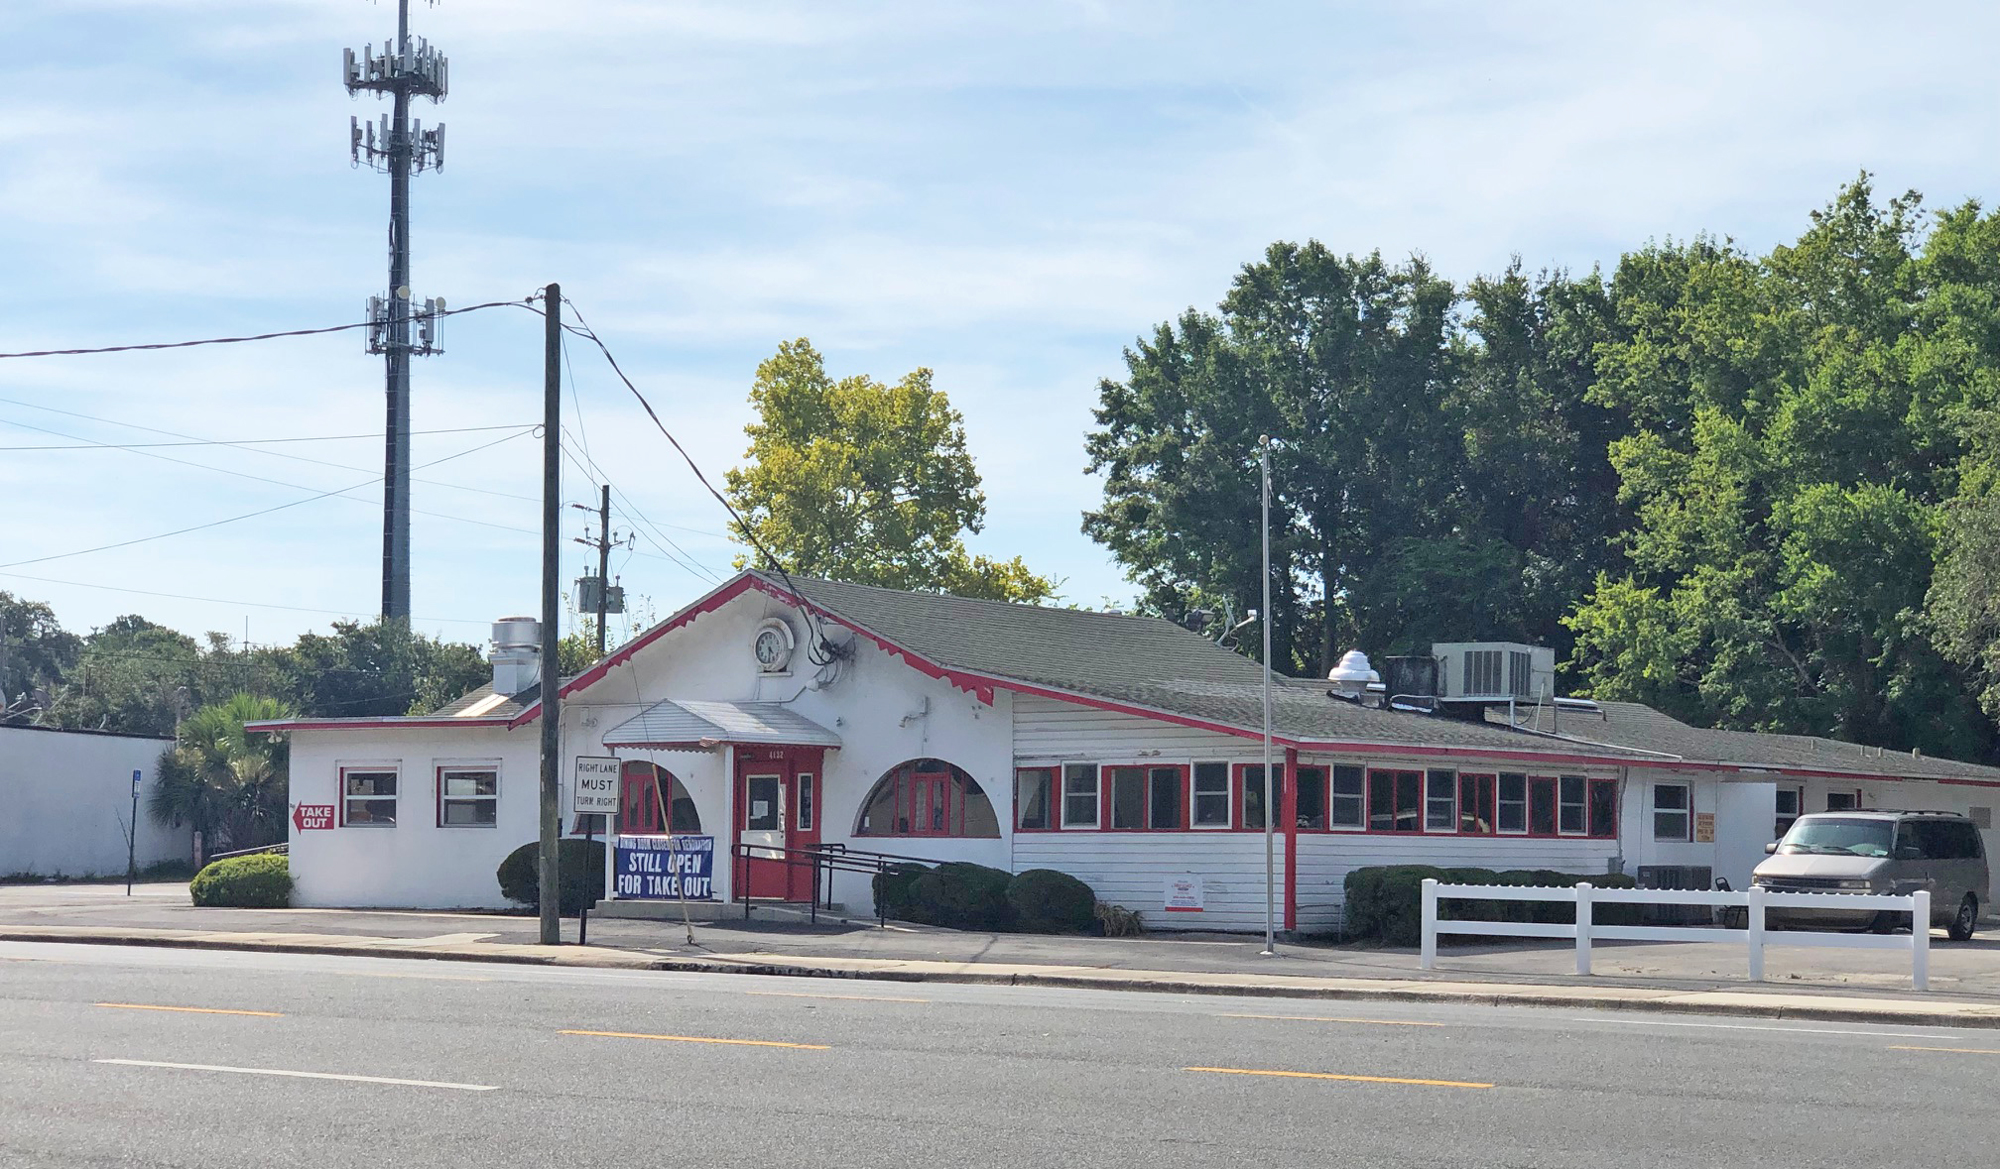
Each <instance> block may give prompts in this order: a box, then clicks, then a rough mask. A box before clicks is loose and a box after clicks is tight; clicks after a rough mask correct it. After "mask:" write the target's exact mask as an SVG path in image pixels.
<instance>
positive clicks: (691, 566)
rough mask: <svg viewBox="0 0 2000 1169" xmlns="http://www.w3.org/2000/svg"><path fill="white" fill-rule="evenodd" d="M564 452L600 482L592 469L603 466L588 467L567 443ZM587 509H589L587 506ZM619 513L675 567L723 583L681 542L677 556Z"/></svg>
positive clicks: (697, 576) (572, 463) (628, 517)
mask: <svg viewBox="0 0 2000 1169" xmlns="http://www.w3.org/2000/svg"><path fill="white" fill-rule="evenodd" d="M562 453H563V457H564V458H566V459H568V460H569V463H570V466H572V467H575V468H576V469H577V470H578V471H579V472H581V473H582V475H583V477H584V478H586V479H592V481H593V482H600V480H596V479H595V478H594V477H593V476H592V474H591V471H592V469H593V468H596V469H597V470H598V471H599V472H600V473H601V472H602V468H597V465H596V464H595V463H592V464H590V466H588V467H586V466H585V465H584V462H583V461H582V460H579V459H578V458H577V456H576V454H575V453H574V452H572V451H571V450H570V449H569V447H568V445H567V444H565V445H564V446H563V448H562ZM587 457H588V456H586V458H587ZM601 482H605V483H607V484H609V479H608V477H607V478H606V479H604V480H601ZM611 490H612V491H613V492H614V493H617V494H618V495H620V496H623V494H624V493H623V492H620V491H618V488H617V486H616V485H611ZM575 506H579V507H581V506H583V505H581V504H577V505H575ZM586 510H588V509H587V508H586ZM618 515H619V516H620V517H621V518H623V519H625V520H626V521H627V522H630V523H632V524H633V530H634V531H636V532H637V533H638V534H639V535H641V536H644V537H646V539H647V540H648V541H650V542H651V543H652V545H653V547H655V548H658V549H660V551H661V553H663V556H662V557H661V559H665V560H668V561H670V562H672V563H673V564H674V566H675V567H677V568H679V569H681V570H682V571H683V572H686V573H687V574H688V575H690V576H693V577H695V578H696V579H699V580H707V581H709V582H710V583H712V584H720V583H722V582H721V580H720V579H719V578H718V577H717V576H716V575H715V574H714V573H713V572H711V571H709V569H708V568H707V566H706V565H703V564H702V563H701V562H700V561H697V560H696V559H695V558H694V557H693V555H692V554H690V553H689V552H688V551H687V549H685V548H682V547H681V546H680V545H679V544H673V548H674V549H675V550H676V551H678V552H679V553H680V555H678V556H676V555H675V554H674V552H671V551H668V550H667V548H666V547H665V546H664V545H662V544H661V543H660V541H659V540H657V539H654V537H653V534H652V533H651V532H648V531H646V530H645V529H644V528H643V527H640V526H638V522H637V521H635V520H633V518H632V517H631V516H629V515H626V514H625V512H623V511H620V512H619V513H618ZM668 543H670V544H671V543H672V541H668Z"/></svg>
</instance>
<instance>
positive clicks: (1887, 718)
mask: <svg viewBox="0 0 2000 1169" xmlns="http://www.w3.org/2000/svg"><path fill="white" fill-rule="evenodd" d="M1994 240H1995V232H1994V230H1993V227H1992V224H1991V222H1990V219H1989V218H1988V217H1982V216H1981V215H1979V214H1978V212H1977V209H1976V208H1973V207H1964V208H1960V209H1959V210H1958V211H1956V212H1954V213H1951V214H1948V215H1945V216H1943V217H1941V218H1936V219H1931V218H1928V217H1925V216H1924V215H1922V213H1921V209H1920V201H1919V199H1918V197H1917V196H1916V195H1915V194H1914V193H1910V194H1906V195H1903V196H1900V197H1897V198H1893V199H1889V200H1886V201H1882V202H1878V201H1877V200H1876V199H1875V198H1874V197H1873V192H1872V190H1871V188H1870V184H1869V182H1868V179H1867V177H1866V176H1863V177H1862V178H1861V179H1860V180H1857V181H1856V182H1854V183H1852V184H1849V185H1848V186H1847V187H1845V188H1844V189H1843V190H1842V191H1841V192H1840V193H1839V195H1838V197H1837V198H1836V199H1835V200H1834V201H1833V202H1832V203H1831V204H1830V205H1829V206H1828V207H1827V208H1825V209H1824V210H1822V211H1820V212H1817V213H1815V214H1814V215H1813V216H1812V222H1811V224H1810V225H1809V227H1808V228H1807V230H1806V231H1805V232H1804V234H1803V235H1801V236H1800V238H1799V239H1798V241H1797V242H1796V243H1794V244H1791V245H1787V246H1781V247H1778V248H1775V249H1774V250H1773V251H1772V252H1771V253H1770V254H1769V255H1768V256H1764V257H1761V258H1759V257H1755V256H1752V255H1749V254H1747V253H1745V252H1744V251H1742V250H1741V249H1739V248H1737V247H1735V246H1733V245H1731V244H1728V243H1726V242H1722V241H1717V240H1714V239H1709V238H1705V237H1704V238H1698V239H1695V240H1692V241H1688V242H1684V243H1676V242H1671V241H1670V242H1667V243H1662V244H1656V245H1653V246H1650V247H1647V248H1644V249H1642V250H1640V251H1637V252H1634V253H1632V254H1630V255H1627V256H1626V257H1625V258H1624V259H1623V260H1622V261H1621V262H1620V264H1619V266H1618V270H1617V272H1616V274H1615V275H1614V276H1613V278H1612V282H1611V305H1612V313H1613V318H1614V319H1613V321H1612V324H1611V333H1612V335H1611V336H1610V337H1609V338H1607V339H1606V340H1604V341H1603V342H1602V343H1601V344H1599V346H1598V347H1597V354H1596V370H1597V381H1596V384H1595V386H1594V387H1593V389H1592V395H1593V397H1594V399H1595V400H1596V401H1598V402H1600V403H1601V404H1603V405H1605V406H1607V407H1610V408H1613V409H1616V410H1619V411H1622V412H1624V413H1625V414H1626V415H1628V416H1629V418H1630V420H1631V429H1630V431H1629V433H1627V434H1625V435H1624V436H1622V437H1620V438H1618V439H1616V440H1615V441H1614V442H1613V443H1612V444H1611V455H1612V463H1613V465H1614V466H1615V468H1616V470H1617V473H1618V476H1619V481H1620V492H1621V496H1622V498H1623V500H1624V501H1625V502H1626V503H1627V504H1628V505H1629V506H1631V507H1632V508H1633V509H1635V512H1636V522H1635V523H1634V525H1633V527H1632V528H1631V530H1630V531H1629V532H1628V533H1627V534H1626V535H1625V537H1624V540H1623V543H1624V550H1625V552H1626V554H1627V556H1628V557H1629V567H1628V569H1627V570H1626V571H1624V572H1616V573H1607V574H1605V575H1604V576H1602V577H1601V578H1600V579H1599V581H1598V582H1597V584H1596V586H1595V588H1594V590H1593V591H1592V593H1591V594H1590V596H1589V597H1588V598H1586V599H1584V600H1583V602H1582V603H1581V604H1580V606H1579V607H1578V610H1577V612H1576V613H1575V615H1574V617H1573V618H1572V624H1573V626H1574V628H1575V630H1576V633H1577V642H1578V644H1577V650H1576V661H1577V664H1578V665H1579V666H1580V667H1581V670H1582V675H1583V678H1584V680H1585V681H1586V682H1587V684H1588V686H1589V687H1590V689H1591V690H1592V692H1594V693H1596V694H1598V695H1600V696H1608V697H1630V698H1638V699H1641V700H1644V701H1647V702H1650V703H1653V704H1655V705H1658V706H1663V707H1666V708H1668V709H1670V710H1673V711H1675V712H1677V713H1679V714H1682V715H1684V716H1685V717H1689V718H1692V719H1694V720H1696V721H1699V722H1703V723H1712V724H1718V725H1724V726H1732V727H1740V728H1745V729H1757V730H1769V731H1791V732H1818V733H1831V734H1835V735H1839V736H1841V737H1845V738H1851V739H1855V740H1857V741H1861V742H1868V743H1875V744H1880V745H1885V746H1894V747H1919V748H1923V749H1925V750H1930V751H1935V752H1939V753H1948V754H1955V755H1960V756H1974V755H1985V754H1988V753H1990V750H1991V747H1990V743H1991V733H1992V728H1991V725H1990V724H1989V723H1988V722H1987V721H1986V719H1985V718H1984V717H1982V716H1981V714H1980V712H1979V710H1978V709H1977V706H1976V704H1975V702H1974V701H1973V697H1972V695H1971V694H1970V692H1969V691H1968V690H1967V689H1966V687H1965V684H1964V683H1965V676H1964V674H1963V673H1962V671H1961V670H1959V669H1958V668H1956V667H1955V666H1954V665H1953V664H1952V663H1951V662H1949V661H1947V660H1946V659H1945V657H1944V656H1943V654H1941V653H1940V650H1939V643H1938V640H1937V639H1936V638H1935V637H1933V636H1932V623H1931V622H1929V621H1927V620H1926V617H1925V604H1926V598H1927V593H1929V592H1930V591H1931V580H1932V576H1933V569H1934V566H1935V564H1936V561H1937V557H1938V554H1939V534H1940V532H1941V530H1942V529H1943V527H1944V519H1945V515H1946V512H1947V508H1948V505H1949V503H1950V501H1952V500H1954V499H1957V498H1959V497H1960V495H1961V491H1962V488H1964V487H1969V488H1970V489H1971V490H1972V491H1973V493H1974V496H1975V498H1976V497H1977V496H1978V495H1979V493H1980V492H1982V491H1983V490H1984V488H1983V482H1984V480H1981V479H1980V477H1979V476H1978V475H1968V470H1969V469H1976V468H1978V467H1979V466H1981V465H1990V459H1987V460H1983V459H1982V456H1981V451H1980V449H1979V444H1978V443H1977V442H1975V441H1974V436H1975V435H1976V433H1977V432H1978V431H1979V429H1980V428H1981V426H1982V420H1984V419H1986V418H1988V417H1989V415H1990V412H1991V409H1992V406H1993V402H1994V392H1993V391H1994V370H1995V368H1996V363H1995V356H1996V346H1995V344H1994V340H1993V337H1994V329H1995V324H1994V320H1995V318H1994V315H1993V311H1992V310H1993V304H1994V291H1995V289H1996V288H2000V280H1996V278H1995V272H1996V265H1995V263H1994V257H1995V253H1994V248H1993V244H1994ZM1961 545H1962V546H1963V547H1966V548H1972V549H1976V548H1979V547H1980V539H1979V533H1978V532H1977V531H1976V530H1974V529H1972V528H1971V527H1970V526H1968V527H1967V529H1966V530H1965V531H1964V532H1962V540H1961ZM1967 563H1968V564H1969V563H1970V562H1969V561H1968V562H1967ZM1958 595H1959V596H1960V597H1962V596H1963V595H1964V590H1962V589H1961V590H1960V592H1959V594H1958ZM1952 596H1953V594H1952V593H1951V590H1950V589H1949V588H1947V589H1945V590H1944V591H1943V592H1941V593H1939V594H1938V596H1937V597H1936V602H1937V605H1938V607H1939V608H1941V609H1944V610H1946V611H1947V612H1949V611H1951V610H1952V606H1951V604H1950V601H1951V599H1952ZM1973 625H1974V623H1973V622H1970V621H1967V622H1964V623H1963V625H1962V629H1963V630H1964V631H1965V632H1966V636H1965V637H1964V638H1963V639H1962V640H1961V642H1960V643H1959V644H1958V646H1957V648H1959V649H1960V650H1961V651H1962V652H1963V653H1964V656H1966V657H1968V658H1976V657H1977V656H1978V653H1977V652H1976V651H1974V650H1972V648H1971V647H1972V646H1973V644H1974V643H1975V642H1977V640H1978V638H1977V637H1976V636H1975V635H1974V634H1973V633H1971V630H1972V628H1973ZM1946 644H1947V645H1951V644H1952V643H1950V642H1949V641H1947V643H1946Z"/></svg>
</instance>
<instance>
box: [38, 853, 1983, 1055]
mask: <svg viewBox="0 0 2000 1169" xmlns="http://www.w3.org/2000/svg"><path fill="white" fill-rule="evenodd" d="M141 888H142V889H143V890H144V892H143V895H140V896H134V897H131V898H126V897H125V896H124V895H123V893H124V890H123V887H122V886H6V887H0V940H6V941H23V942H75V943H94V944H110V945H134V946H181V947H191V948H201V949H222V950H255V951H268V952H279V953H283V952H295V953H312V954H354V955H369V956H375V957H403V958H422V959H437V960H447V961H464V962H517V963H535V964H543V965H560V966H578V967H595V968H604V969H625V970H677V971H699V972H708V973H741V974H777V975H790V976H806V977H826V978H872V979H887V980H895V981H948V982H963V983H985V984H998V985H1010V986H1060V987H1071V988H1097V989H1110V990H1146V991H1156V992H1166V993H1180V994H1239V995H1263V996H1274V997H1287V998H1300V999H1363V1000H1368V999H1372V1000H1405V1001H1408V1000H1429V1001H1444V1002H1473V1003H1485V1004H1508V1005H1517V1006H1563V1007H1570V1008H1591V1009H1627V1010H1645V1011H1674V1012H1708V1013H1717V1014H1729V1015H1748V1016H1756V1017H1763V1018H1789V1019H1822V1020H1842V1021H1852V1022H1878V1023H1880V1022H1886V1023H1902V1024H1923V1025H1943V1026H1972V1027H2000V947H1997V946H1994V945H1992V944H1990V943H1974V944H1972V945H1970V946H1955V945H1949V944H1942V945H1939V946H1937V947H1935V948H1934V952H1933V961H1932V985H1933V988H1934V990H1933V992H1932V993H1929V994H1923V995H1919V994H1916V993H1915V992H1913V991H1911V990H1910V989H1909V982H1908V979H1909V975H1908V970H1907V966H1901V967H1898V966H1897V964H1896V963H1895V962H1894V961H1893V959H1894V957H1895V955H1894V954H1893V953H1890V952H1880V951H1828V950H1812V951H1803V950H1794V951H1790V952H1789V954H1788V953H1787V952H1786V951H1783V950H1781V949H1774V950H1773V951H1771V956H1770V959H1769V965H1770V969H1771V971H1772V974H1773V976H1774V978H1775V979H1776V980H1777V981H1775V982H1770V983H1763V984H1757V983H1751V982H1748V981H1746V980H1745V979H1744V978H1743V975H1742V962H1743V954H1742V952H1741V950H1740V949H1739V948H1737V947H1734V946H1725V945H1714V944H1710V945H1696V944H1685V945H1684V944H1679V943H1665V944H1644V943H1632V944H1626V945H1623V946H1614V945H1606V946H1602V947H1600V954H1599V963H1598V968H1599V970H1600V971H1601V972H1602V973H1601V974H1600V975H1598V976H1594V977H1591V978H1587V979H1580V978H1578V977H1576V976H1575V974H1574V973H1573V971H1572V970H1571V963H1572V955H1571V951H1570V948H1569V947H1568V946H1567V945H1566V944H1561V943H1555V944H1547V943H1532V942H1531V943H1525V944H1517V945H1507V946H1468V947H1461V948H1453V949H1448V950H1446V951H1445V953H1444V955H1443V958H1442V960H1441V965H1442V966H1443V967H1444V969H1441V970H1439V971H1434V972H1430V973H1425V972H1422V971H1419V970H1418V969H1417V968H1416V965H1417V964H1416V956H1415V955H1414V954H1413V953H1410V952H1408V951H1401V950H1382V949H1363V948H1356V947H1335V946H1307V945H1285V946H1281V947H1280V955H1279V956H1278V957H1276V958H1262V957H1259V956H1258V955H1257V950H1258V949H1259V948H1260V943H1259V942H1258V941H1256V940H1246V939H1243V938H1238V937H1227V936H1222V937H1182V936H1171V937H1148V938H1091V937H1043V936H1033V935H1018V934H999V935H996V934H971V933H961V932H958V931H953V930H937V929H930V928H925V927H910V926H891V927H890V928H888V929H880V930H878V929H874V928H872V927H867V928H864V927H858V926H843V925H834V924H827V925H822V926H820V927H809V926H806V925H804V924H802V923H790V922H782V921H751V922H748V923H745V922H742V921H740V920H734V921H726V922H713V923H706V924H697V925H696V926H695V933H696V941H695V944H694V945H692V946H690V945H687V944H686V935H685V931H684V930H683V929H682V927H681V926H680V925H679V924H678V923H671V924H670V923H660V922H633V921H618V920H593V921H592V922H591V928H590V938H591V944H590V945H589V946H576V945H564V946H553V947H551V946H541V945H538V944H536V943H537V939H538V936H539V934H538V930H537V923H536V922H535V920H534V919H533V918H529V917H524V916H518V915H505V914H484V913H431V912H404V911H388V910H376V911H350V910H316V909H286V910H241V909H196V908H194V907H193V906H191V905H189V904H188V903H187V901H186V893H185V887H175V886H153V887H141ZM563 936H564V938H565V939H566V940H569V939H574V938H575V936H576V922H575V921H574V920H566V921H564V923H563ZM1830 956H1836V957H1835V962H1836V963H1837V964H1839V965H1840V966H1842V967H1844V968H1839V969H1829V968H1828V959H1829V957H1830ZM1905 960H1907V959H1906V958H1905ZM1788 962H1790V963H1792V964H1793V965H1791V966H1790V967H1788V965H1787V963H1788ZM1806 962H1810V963H1812V964H1813V965H1812V966H1810V967H1809V968H1806V969H1805V970H1804V972H1805V973H1808V974H1810V975H1811V980H1808V979H1807V978H1801V977H1797V975H1798V974H1800V973H1801V969H1800V968H1799V967H1800V965H1801V964H1803V963H1806ZM1788 974H1790V975H1792V976H1791V977H1787V975H1788Z"/></svg>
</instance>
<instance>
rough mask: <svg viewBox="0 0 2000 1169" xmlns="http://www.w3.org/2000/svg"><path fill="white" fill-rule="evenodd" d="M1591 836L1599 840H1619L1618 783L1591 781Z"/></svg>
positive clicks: (1605, 780)
mask: <svg viewBox="0 0 2000 1169" xmlns="http://www.w3.org/2000/svg"><path fill="white" fill-rule="evenodd" d="M1589 799H1590V810H1589V824H1590V835H1591V836H1592V837H1595V838H1596V839H1598V840H1616V839H1617V838H1618V781H1617V780H1613V779H1593V780H1591V781H1590V795H1589Z"/></svg>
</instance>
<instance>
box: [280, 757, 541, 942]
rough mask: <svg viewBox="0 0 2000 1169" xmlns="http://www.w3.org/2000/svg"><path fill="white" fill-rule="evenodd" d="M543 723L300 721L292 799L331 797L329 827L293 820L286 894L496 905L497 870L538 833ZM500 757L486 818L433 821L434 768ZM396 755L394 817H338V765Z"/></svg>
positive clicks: (327, 900) (344, 901) (296, 900)
mask: <svg viewBox="0 0 2000 1169" xmlns="http://www.w3.org/2000/svg"><path fill="white" fill-rule="evenodd" d="M540 748H541V743H540V729H539V727H537V726H535V725H533V724H530V725H528V726H524V727H522V728H520V729H519V730H515V731H507V730H502V729H496V728H486V727H465V728H456V727H450V728H443V729H439V730H414V729H413V730H401V729H391V730H383V729H375V730H350V731H297V732H294V733H293V734H292V764H291V802H292V803H293V804H294V805H297V804H332V805H334V807H335V813H334V824H335V825H336V826H335V827H333V828H327V829H314V830H310V831H305V832H301V831H299V830H298V829H297V828H292V829H291V870H292V882H293V891H292V904H294V905H305V906H347V907H394V908H422V909H472V908H502V907H505V906H508V905H510V904H512V903H511V902H509V901H508V900H507V899H506V898H504V897H502V896H500V883H499V881H498V880H497V879H496V877H495V876H494V872H495V870H497V869H498V868H499V867H500V862H501V861H502V860H503V859H505V858H506V856H507V854H508V853H510V852H512V851H514V850H515V849H516V848H519V847H520V846H521V845H523V844H527V843H528V842H529V841H532V840H536V839H538V838H539V836H540V833H541V828H540V823H539V803H538V797H537V792H538V785H539V783H540ZM483 761H491V762H494V763H497V764H498V766H499V773H500V799H499V807H498V808H497V809H496V813H495V815H496V818H497V821H498V822H497V824H496V825H495V826H493V827H490V828H474V827H454V828H442V827H439V826H438V816H437V769H438V767H439V766H441V765H443V764H447V763H477V762H483ZM354 764H394V765H395V766H396V767H397V768H398V770H399V772H400V781H399V783H398V787H397V809H396V823H395V825H394V826H393V827H388V826H377V825H355V826H353V827H340V826H339V824H340V810H339V808H340V803H341V793H340V768H341V767H342V766H343V765H354Z"/></svg>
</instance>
